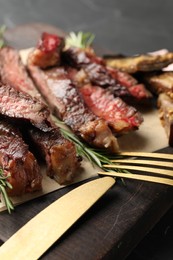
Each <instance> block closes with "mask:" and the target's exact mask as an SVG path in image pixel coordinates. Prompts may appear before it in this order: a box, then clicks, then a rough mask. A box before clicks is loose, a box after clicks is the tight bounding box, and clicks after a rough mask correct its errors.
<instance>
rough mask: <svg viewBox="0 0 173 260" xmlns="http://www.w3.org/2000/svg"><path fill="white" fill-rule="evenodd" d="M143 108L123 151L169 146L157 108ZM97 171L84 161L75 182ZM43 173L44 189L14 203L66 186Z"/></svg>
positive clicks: (0, 207) (1, 206)
mask: <svg viewBox="0 0 173 260" xmlns="http://www.w3.org/2000/svg"><path fill="white" fill-rule="evenodd" d="M29 51H31V49H28V50H22V51H21V57H22V60H23V63H24V64H25V63H26V58H27V55H28V53H29ZM141 110H142V111H141V112H142V114H143V117H144V122H143V123H142V125H141V126H140V129H139V130H137V131H134V132H131V133H128V134H126V135H124V136H121V137H119V138H118V141H119V145H120V149H121V151H141V152H144V151H145V152H153V151H156V150H158V149H161V148H164V147H166V146H168V139H167V136H166V133H165V131H164V128H163V127H162V126H161V123H160V119H159V116H158V111H157V109H156V108H155V107H154V106H151V105H150V106H149V107H146V106H145V107H143V109H141ZM97 172H98V168H97V167H94V166H93V165H92V164H91V163H90V162H88V161H86V160H85V161H83V162H82V165H81V168H80V169H79V172H78V176H77V177H76V178H75V180H74V182H73V183H76V182H80V181H82V180H86V179H89V178H91V177H94V176H97ZM42 173H43V176H44V177H43V190H42V191H40V192H35V193H32V194H26V195H23V196H21V197H13V198H11V199H12V202H13V203H14V205H18V204H21V203H24V202H26V201H28V200H31V199H34V198H37V197H40V196H43V195H45V194H48V193H50V192H53V191H55V190H58V189H61V188H63V187H64V186H61V185H59V184H58V183H57V182H56V181H54V180H53V179H50V178H48V177H47V176H46V175H45V170H44V168H43V169H42ZM5 209H6V207H5V205H4V202H3V201H2V202H1V203H0V212H1V211H4V210H5Z"/></svg>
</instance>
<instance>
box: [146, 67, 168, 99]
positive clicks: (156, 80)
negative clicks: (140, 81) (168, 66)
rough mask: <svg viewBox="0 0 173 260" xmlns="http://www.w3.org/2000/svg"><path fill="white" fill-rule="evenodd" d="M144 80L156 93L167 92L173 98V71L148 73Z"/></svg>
mask: <svg viewBox="0 0 173 260" xmlns="http://www.w3.org/2000/svg"><path fill="white" fill-rule="evenodd" d="M144 80H145V82H146V83H147V84H148V86H149V88H150V89H151V91H153V92H154V93H155V94H157V95H158V94H160V93H166V94H167V95H168V96H170V97H171V98H173V72H171V71H169V72H163V71H162V72H155V73H148V74H146V75H144Z"/></svg>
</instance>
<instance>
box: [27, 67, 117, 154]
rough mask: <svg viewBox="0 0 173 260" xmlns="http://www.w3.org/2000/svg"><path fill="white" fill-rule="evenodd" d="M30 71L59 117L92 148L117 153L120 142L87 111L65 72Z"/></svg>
mask: <svg viewBox="0 0 173 260" xmlns="http://www.w3.org/2000/svg"><path fill="white" fill-rule="evenodd" d="M28 68H29V70H30V73H31V76H32V78H33V80H34V81H35V84H36V85H37V87H38V89H39V90H40V92H41V94H42V95H43V97H44V98H45V99H46V101H47V103H48V105H49V107H50V108H51V110H52V112H53V113H54V114H55V115H56V116H57V117H59V118H60V119H61V120H63V121H64V122H65V123H66V124H67V125H68V126H70V127H71V128H72V130H73V131H74V132H75V133H76V134H77V135H79V136H80V137H82V138H83V139H84V140H85V141H86V142H88V143H89V144H91V145H94V146H96V147H100V148H106V149H108V150H110V151H114V152H115V151H117V149H118V144H117V140H116V139H115V137H114V136H113V134H112V132H111V130H110V129H109V128H108V126H107V124H106V122H105V121H104V120H101V119H100V118H98V117H96V116H95V115H94V114H93V113H92V112H91V111H90V110H89V109H88V108H87V107H86V105H85V104H84V103H83V101H82V99H81V97H80V95H79V93H78V91H77V89H76V87H75V86H74V84H72V82H71V80H70V79H69V78H68V75H67V73H66V72H65V70H64V68H53V69H49V70H44V71H43V70H40V69H39V68H38V67H35V66H31V65H29V66H28Z"/></svg>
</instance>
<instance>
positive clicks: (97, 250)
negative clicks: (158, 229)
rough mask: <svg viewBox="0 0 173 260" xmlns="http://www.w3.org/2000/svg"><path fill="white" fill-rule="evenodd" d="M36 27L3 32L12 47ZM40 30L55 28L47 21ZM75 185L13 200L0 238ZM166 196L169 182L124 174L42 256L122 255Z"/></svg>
mask: <svg viewBox="0 0 173 260" xmlns="http://www.w3.org/2000/svg"><path fill="white" fill-rule="evenodd" d="M40 30H42V25H40V24H39V25H32V26H31V25H29V26H21V27H20V28H17V29H15V30H13V31H10V32H9V33H7V34H6V38H7V40H8V41H9V43H10V44H11V45H13V46H15V47H19V48H24V47H30V46H32V45H33V43H34V42H35V40H36V38H37V35H38V34H39V33H40ZM46 30H48V31H52V30H53V31H54V30H55V29H54V28H51V27H49V26H48V27H47V28H46ZM161 152H168V153H173V148H170V147H167V148H165V149H163V150H162V151H161ZM75 186H76V185H74V186H72V187H68V188H64V189H62V190H59V191H57V192H53V193H51V194H48V195H46V196H44V197H41V198H38V199H35V200H33V201H30V202H27V203H25V204H23V205H21V206H18V207H16V210H15V212H14V213H13V214H12V215H8V213H7V212H3V213H1V214H0V240H1V242H3V241H6V240H7V239H8V238H9V237H10V236H11V235H12V234H13V233H14V232H16V231H17V230H18V229H19V228H20V227H21V226H23V225H24V224H25V223H26V222H27V221H28V220H29V219H31V218H32V217H33V216H35V215H36V214H37V213H38V212H40V211H41V210H42V209H43V208H45V207H46V206H48V205H49V204H50V203H51V202H53V201H55V200H56V199H57V198H59V197H61V196H62V195H63V194H65V193H66V192H68V191H69V190H71V189H72V188H73V187H75ZM172 198H173V189H172V188H171V187H167V186H164V185H159V184H158V185H155V184H149V183H144V182H138V181H130V180H129V181H126V186H124V185H123V184H122V183H121V182H120V181H119V182H118V183H117V185H115V186H114V187H113V188H112V189H111V190H110V191H108V192H107V193H106V195H105V196H104V197H103V198H101V199H100V200H99V201H98V202H97V203H96V204H95V205H94V206H93V207H92V208H91V209H90V210H89V211H88V212H87V213H86V214H85V215H84V216H83V217H82V218H81V219H80V220H79V221H78V222H77V223H76V224H75V225H74V226H73V227H72V228H71V229H70V230H69V231H68V232H67V233H66V234H65V235H64V236H63V237H62V238H61V239H60V240H59V241H58V242H57V243H55V245H53V246H52V247H51V248H50V249H49V250H48V252H46V253H45V255H44V256H43V257H42V259H103V258H104V259H115V257H116V259H118V260H120V259H125V258H126V257H127V256H128V255H129V253H130V252H131V251H132V250H133V248H134V247H135V246H136V245H137V244H138V243H139V242H140V240H141V239H142V238H143V237H144V236H145V235H146V234H147V233H148V232H149V231H150V230H151V228H152V227H153V226H154V225H155V224H156V223H157V222H158V221H159V220H160V218H161V217H162V216H163V215H164V214H165V213H166V212H167V210H168V209H170V208H171V206H172V203H173V200H172ZM69 214H70V212H69ZM45 225H46V223H45ZM40 235H41V234H40ZM21 243H22V241H21Z"/></svg>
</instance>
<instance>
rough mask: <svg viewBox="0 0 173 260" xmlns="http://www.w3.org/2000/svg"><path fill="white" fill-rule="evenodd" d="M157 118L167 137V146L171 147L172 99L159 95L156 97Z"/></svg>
mask: <svg viewBox="0 0 173 260" xmlns="http://www.w3.org/2000/svg"><path fill="white" fill-rule="evenodd" d="M158 106H159V116H160V120H161V122H162V125H163V127H164V128H165V131H166V134H167V136H168V140H169V145H170V146H173V99H171V98H170V97H169V96H167V95H166V93H161V94H160V95H159V97H158Z"/></svg>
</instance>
